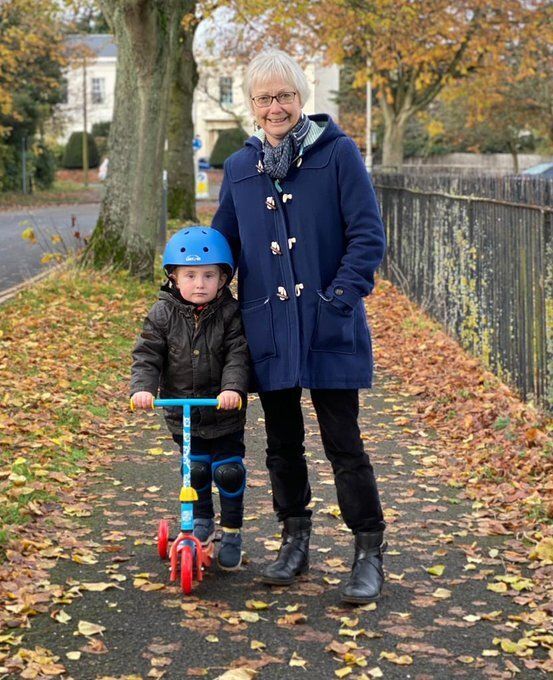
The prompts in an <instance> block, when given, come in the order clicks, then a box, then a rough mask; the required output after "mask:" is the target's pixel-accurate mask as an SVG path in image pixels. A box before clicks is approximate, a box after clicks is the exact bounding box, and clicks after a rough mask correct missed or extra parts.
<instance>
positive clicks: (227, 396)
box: [217, 390, 242, 411]
mask: <svg viewBox="0 0 553 680" xmlns="http://www.w3.org/2000/svg"><path fill="white" fill-rule="evenodd" d="M217 399H218V400H219V406H218V408H222V409H223V410H224V411H229V410H230V409H233V408H241V407H242V397H241V396H240V395H239V394H238V392H235V391H234V390H223V391H222V392H221V394H219V396H218V397H217Z"/></svg>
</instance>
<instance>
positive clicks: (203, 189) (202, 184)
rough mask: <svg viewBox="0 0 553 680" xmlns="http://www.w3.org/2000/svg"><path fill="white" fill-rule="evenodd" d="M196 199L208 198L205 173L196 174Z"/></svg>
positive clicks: (207, 180) (207, 181)
mask: <svg viewBox="0 0 553 680" xmlns="http://www.w3.org/2000/svg"><path fill="white" fill-rule="evenodd" d="M196 198H209V179H208V177H207V172H202V171H200V172H198V173H197V174H196Z"/></svg>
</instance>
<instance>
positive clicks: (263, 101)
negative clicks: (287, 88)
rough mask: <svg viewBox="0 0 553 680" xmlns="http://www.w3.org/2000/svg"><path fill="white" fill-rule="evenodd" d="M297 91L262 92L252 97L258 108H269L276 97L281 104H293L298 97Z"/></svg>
mask: <svg viewBox="0 0 553 680" xmlns="http://www.w3.org/2000/svg"><path fill="white" fill-rule="evenodd" d="M296 94H297V93H296V92H279V93H278V94H260V95H258V96H257V97H252V102H253V103H254V104H255V105H256V106H257V108H258V109H267V108H269V106H271V104H272V103H273V99H276V100H277V102H278V103H279V104H291V103H292V102H293V101H294V99H295V98H296Z"/></svg>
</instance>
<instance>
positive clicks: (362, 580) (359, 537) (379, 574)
mask: <svg viewBox="0 0 553 680" xmlns="http://www.w3.org/2000/svg"><path fill="white" fill-rule="evenodd" d="M383 536H384V533H383V532H382V531H378V532H373V533H366V532H359V533H357V534H355V557H354V558H353V565H352V568H351V576H350V578H349V581H348V583H347V584H346V585H345V586H344V588H343V589H342V601H343V602H350V603H352V604H367V603H368V602H373V601H374V600H378V598H379V597H380V592H381V591H382V585H383V584H384V570H383V567H382V557H383V553H384V551H385V550H386V548H387V547H388V544H387V543H385V542H384V541H383Z"/></svg>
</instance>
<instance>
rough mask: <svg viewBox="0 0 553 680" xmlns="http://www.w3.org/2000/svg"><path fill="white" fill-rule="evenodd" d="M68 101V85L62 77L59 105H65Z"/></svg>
mask: <svg viewBox="0 0 553 680" xmlns="http://www.w3.org/2000/svg"><path fill="white" fill-rule="evenodd" d="M68 101H69V84H68V82H67V78H66V77H65V76H64V77H63V78H62V79H61V82H60V101H59V103H60V104H67V103H68Z"/></svg>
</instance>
